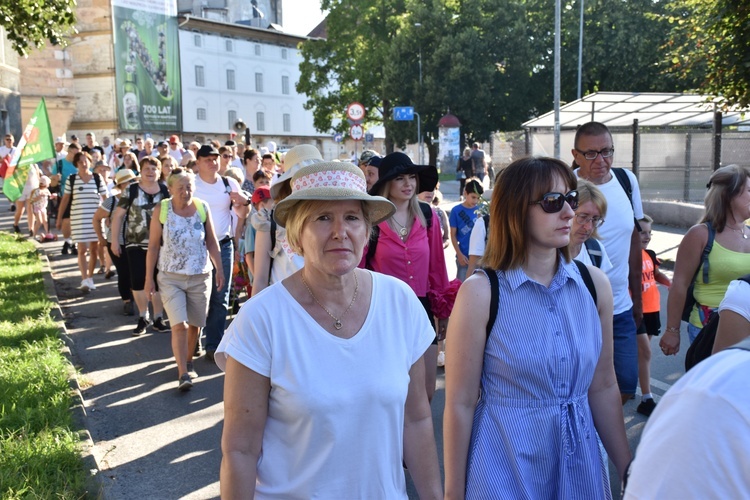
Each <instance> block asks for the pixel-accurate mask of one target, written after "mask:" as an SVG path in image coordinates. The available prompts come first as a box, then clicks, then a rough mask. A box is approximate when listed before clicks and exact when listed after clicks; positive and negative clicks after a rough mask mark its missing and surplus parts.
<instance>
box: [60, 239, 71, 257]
mask: <svg viewBox="0 0 750 500" xmlns="http://www.w3.org/2000/svg"><path fill="white" fill-rule="evenodd" d="M68 252H70V243H68V242H67V241H66V242H65V243H63V247H62V252H60V253H61V254H63V255H68Z"/></svg>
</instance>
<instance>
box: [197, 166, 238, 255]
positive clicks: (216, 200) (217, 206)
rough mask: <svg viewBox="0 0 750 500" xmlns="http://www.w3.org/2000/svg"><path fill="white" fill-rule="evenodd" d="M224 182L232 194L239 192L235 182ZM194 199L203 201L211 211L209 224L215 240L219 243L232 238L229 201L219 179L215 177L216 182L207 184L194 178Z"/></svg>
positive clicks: (228, 178)
mask: <svg viewBox="0 0 750 500" xmlns="http://www.w3.org/2000/svg"><path fill="white" fill-rule="evenodd" d="M226 180H227V181H228V182H229V188H230V189H231V190H232V191H233V192H235V193H236V192H239V190H240V185H239V183H238V182H237V181H236V180H234V179H232V178H230V177H226ZM195 197H196V198H200V199H201V200H203V201H205V202H206V203H207V204H208V206H209V208H210V209H211V222H213V223H214V231H216V238H217V239H218V240H219V241H221V240H222V239H224V238H225V237H227V236H233V235H234V233H232V210H231V208H230V205H231V199H230V198H229V193H227V188H226V186H225V185H224V182H223V181H222V180H221V178H220V177H217V179H216V182H214V183H213V184H209V183H208V182H205V181H204V180H203V179H201V178H200V177H199V176H195Z"/></svg>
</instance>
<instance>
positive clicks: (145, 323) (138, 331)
mask: <svg viewBox="0 0 750 500" xmlns="http://www.w3.org/2000/svg"><path fill="white" fill-rule="evenodd" d="M149 325H151V321H150V320H148V319H146V318H144V317H143V316H141V317H140V318H138V326H136V327H135V330H133V336H134V337H138V336H139V335H143V334H144V333H145V332H146V328H148V327H149Z"/></svg>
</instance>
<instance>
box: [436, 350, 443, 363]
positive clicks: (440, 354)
mask: <svg viewBox="0 0 750 500" xmlns="http://www.w3.org/2000/svg"><path fill="white" fill-rule="evenodd" d="M437 365H438V366H445V351H440V352H439V353H438V360H437Z"/></svg>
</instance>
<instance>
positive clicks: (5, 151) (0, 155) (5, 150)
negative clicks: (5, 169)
mask: <svg viewBox="0 0 750 500" xmlns="http://www.w3.org/2000/svg"><path fill="white" fill-rule="evenodd" d="M15 150H16V148H15V147H12V148H9V147H8V146H0V160H3V159H5V157H6V156H8V155H12V154H13V152H14V151H15Z"/></svg>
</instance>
